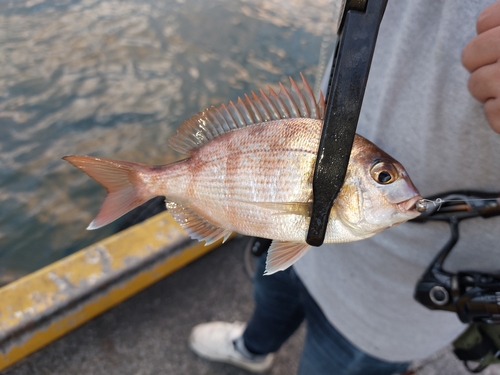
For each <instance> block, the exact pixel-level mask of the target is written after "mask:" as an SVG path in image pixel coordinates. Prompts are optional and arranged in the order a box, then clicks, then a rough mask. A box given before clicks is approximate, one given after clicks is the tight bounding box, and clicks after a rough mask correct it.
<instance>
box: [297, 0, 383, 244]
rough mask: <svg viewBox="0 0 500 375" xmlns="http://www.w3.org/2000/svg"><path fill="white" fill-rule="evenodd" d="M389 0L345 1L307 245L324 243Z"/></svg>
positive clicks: (327, 104) (327, 98) (315, 171)
mask: <svg viewBox="0 0 500 375" xmlns="http://www.w3.org/2000/svg"><path fill="white" fill-rule="evenodd" d="M386 5H387V0H344V2H343V10H342V12H341V17H340V20H339V28H338V31H337V34H338V36H339V37H338V41H337V47H336V50H335V57H334V59H333V64H332V69H331V76H330V82H329V85H328V86H329V87H328V92H327V96H326V113H325V120H324V125H323V132H322V134H321V140H320V144H319V149H318V155H317V159H316V166H315V169H314V178H313V207H312V214H311V221H310V224H309V231H308V233H307V239H306V241H307V243H308V244H309V245H312V246H320V245H322V244H323V241H324V239H325V235H326V229H327V226H328V217H329V215H330V211H331V209H332V206H333V203H334V201H335V198H336V197H337V195H338V193H339V191H340V188H341V187H342V185H343V183H344V179H345V175H346V171H347V165H348V164H349V157H350V154H351V148H352V144H353V142H354V135H355V133H356V126H357V123H358V118H359V113H360V111H361V104H362V101H363V95H364V92H365V87H366V82H367V80H368V73H369V70H370V65H371V60H372V56H373V51H374V49H375V42H376V40H377V34H378V30H379V26H380V22H381V21H382V17H383V15H384V11H385V8H386Z"/></svg>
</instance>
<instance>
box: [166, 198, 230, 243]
mask: <svg viewBox="0 0 500 375" xmlns="http://www.w3.org/2000/svg"><path fill="white" fill-rule="evenodd" d="M167 210H168V212H170V214H171V215H172V216H173V217H174V219H175V220H176V221H177V222H178V223H179V224H180V225H181V227H182V228H183V229H184V230H185V231H186V232H187V233H188V234H189V236H190V237H191V238H193V239H195V240H198V241H205V245H210V244H212V243H214V242H216V241H218V240H219V239H221V238H223V242H226V240H227V239H228V238H229V236H230V235H231V233H232V231H231V230H228V229H224V228H220V227H218V226H216V225H214V224H212V223H210V222H209V221H208V220H206V219H205V218H203V217H202V216H201V215H199V214H198V213H197V212H196V211H195V210H194V209H192V208H190V207H188V205H187V204H181V203H177V202H167Z"/></svg>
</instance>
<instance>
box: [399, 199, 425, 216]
mask: <svg viewBox="0 0 500 375" xmlns="http://www.w3.org/2000/svg"><path fill="white" fill-rule="evenodd" d="M420 199H422V197H421V196H420V195H416V196H414V197H413V198H410V199H407V200H405V201H403V202H400V203H398V208H399V209H400V211H402V212H408V211H415V212H418V211H417V209H416V207H415V204H416V203H417V202H418V201H419V200H420Z"/></svg>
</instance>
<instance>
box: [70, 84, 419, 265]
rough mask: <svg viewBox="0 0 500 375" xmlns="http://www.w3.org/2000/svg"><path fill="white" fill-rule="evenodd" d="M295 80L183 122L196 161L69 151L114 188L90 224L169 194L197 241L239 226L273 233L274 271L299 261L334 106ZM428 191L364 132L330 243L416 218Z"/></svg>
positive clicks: (174, 142)
mask: <svg viewBox="0 0 500 375" xmlns="http://www.w3.org/2000/svg"><path fill="white" fill-rule="evenodd" d="M290 81H291V89H290V91H288V90H286V89H285V88H284V87H283V85H281V86H280V92H279V93H276V92H274V91H273V90H271V89H270V91H269V95H267V94H265V93H264V92H263V91H262V90H261V91H260V97H258V96H257V95H256V94H255V93H252V95H251V98H250V97H249V96H247V95H245V100H242V99H240V98H239V99H238V100H237V102H236V104H234V103H233V102H230V103H229V104H228V105H227V106H226V105H221V106H219V107H212V108H210V109H207V110H205V111H203V112H200V113H199V114H198V115H196V116H193V117H191V118H190V119H188V120H187V121H186V122H184V124H182V125H181V127H180V128H179V130H178V131H177V134H176V135H175V136H173V137H172V138H171V139H170V140H169V143H170V146H171V147H172V148H174V149H175V150H177V151H179V152H182V153H185V154H187V155H188V158H187V159H184V160H181V161H178V162H175V163H172V164H167V165H163V166H148V165H144V164H138V163H132V162H124V161H117V160H112V159H103V158H96V157H90V156H68V157H65V159H66V160H67V161H69V162H70V163H72V164H73V165H75V166H76V167H78V168H80V169H81V170H83V171H84V172H86V173H87V174H89V175H90V176H91V177H92V178H94V179H95V180H96V181H98V182H100V183H101V184H103V185H104V186H105V187H106V189H107V190H108V196H107V198H106V200H105V201H104V203H103V206H102V208H101V211H100V212H99V214H98V215H97V217H96V218H95V219H94V221H92V223H91V224H90V225H89V229H97V228H99V227H101V226H103V225H106V224H108V223H110V222H112V221H113V220H115V219H117V218H118V217H120V216H121V215H123V214H125V213H126V212H128V211H130V210H131V209H133V208H135V207H137V206H138V205H140V204H142V203H144V202H146V201H147V200H149V199H151V198H153V197H155V196H165V197H166V202H167V209H168V210H169V211H170V212H171V213H172V215H173V216H174V218H175V219H176V220H177V221H178V222H179V223H180V224H181V225H182V226H183V228H184V229H185V230H186V231H187V232H188V233H189V234H190V235H191V236H192V237H193V238H196V239H198V240H205V241H206V242H207V244H208V243H212V242H214V241H216V240H218V239H220V238H224V239H227V238H228V236H229V235H230V233H231V232H239V233H242V234H246V235H249V236H258V237H266V238H271V239H273V240H274V241H273V243H272V245H271V247H270V249H269V251H268V259H267V267H266V273H267V274H270V273H274V272H276V271H279V270H282V269H285V268H287V267H288V266H290V265H291V264H293V263H294V262H295V261H297V260H298V259H299V258H300V257H301V256H303V255H304V254H305V253H306V252H307V251H308V249H309V245H307V244H306V242H305V239H306V235H307V230H308V228H309V221H310V211H311V207H312V179H313V173H314V167H315V162H316V154H317V150H318V146H319V142H320V136H321V130H322V126H323V115H324V110H325V106H324V99H323V97H322V95H321V96H320V100H319V101H318V102H316V100H315V98H314V95H313V94H312V91H311V89H310V87H309V85H308V84H307V82H306V80H305V79H304V77H302V81H303V88H302V89H299V88H298V86H297V84H296V83H295V82H294V81H293V80H292V79H290ZM379 176H383V178H379ZM387 176H389V177H390V178H389V179H388V178H387ZM420 198H421V197H420V195H419V194H418V191H417V190H416V188H415V187H414V186H413V184H412V182H411V180H410V179H409V177H408V175H407V173H406V171H405V170H404V168H403V166H402V165H401V164H399V163H398V162H397V161H396V160H394V159H393V158H392V157H391V156H389V155H387V154H386V153H385V152H383V151H382V150H380V149H379V148H378V147H377V146H375V145H374V144H373V143H371V142H369V141H368V140H366V139H365V138H363V137H361V136H359V135H356V137H355V139H354V144H353V147H352V150H351V157H350V162H349V165H348V168H347V173H346V179H345V181H344V185H343V186H342V188H341V190H340V192H339V194H338V196H337V199H336V201H335V204H334V206H333V208H332V211H331V214H330V218H329V223H328V227H327V232H326V237H325V242H327V243H328V242H330V243H331V242H349V241H357V240H361V239H364V238H367V237H370V236H372V235H374V234H375V233H378V232H380V231H382V230H384V229H386V228H388V227H391V226H393V225H397V224H399V223H402V222H404V221H407V220H409V219H412V218H414V217H415V216H417V215H418V214H419V213H418V212H417V211H416V210H415V207H414V206H415V202H416V201H417V200H418V199H420Z"/></svg>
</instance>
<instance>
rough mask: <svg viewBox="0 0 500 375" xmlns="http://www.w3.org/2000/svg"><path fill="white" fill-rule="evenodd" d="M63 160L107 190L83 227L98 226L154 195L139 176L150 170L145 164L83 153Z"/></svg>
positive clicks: (96, 227) (123, 213) (91, 227)
mask: <svg viewBox="0 0 500 375" xmlns="http://www.w3.org/2000/svg"><path fill="white" fill-rule="evenodd" d="M63 159H64V160H66V161H68V162H69V163H71V164H73V165H74V166H75V167H77V168H79V169H81V170H82V171H83V172H85V173H86V174H88V175H89V176H90V177H92V178H93V179H94V180H96V181H97V182H99V183H100V184H101V185H102V186H104V187H105V188H106V190H107V191H108V195H107V197H106V199H105V200H104V202H103V204H102V206H101V209H100V211H99V213H98V214H97V216H96V217H95V219H94V220H93V221H92V222H91V223H90V224H89V226H88V227H87V229H88V230H92V229H98V228H101V227H103V226H105V225H107V224H109V223H111V222H113V221H115V220H116V219H118V218H119V217H121V216H123V215H125V214H126V213H127V212H129V211H131V210H133V209H134V208H136V207H138V206H140V205H141V204H143V203H145V202H147V201H148V200H150V199H152V198H154V197H155V196H157V194H155V193H154V192H152V191H150V190H149V189H148V188H147V185H146V184H145V183H144V181H143V179H142V177H141V175H144V174H148V173H151V167H150V166H148V165H145V164H139V163H133V162H126V161H119V160H112V159H104V158H97V157H93V156H84V155H72V156H65V157H64V158H63Z"/></svg>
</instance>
